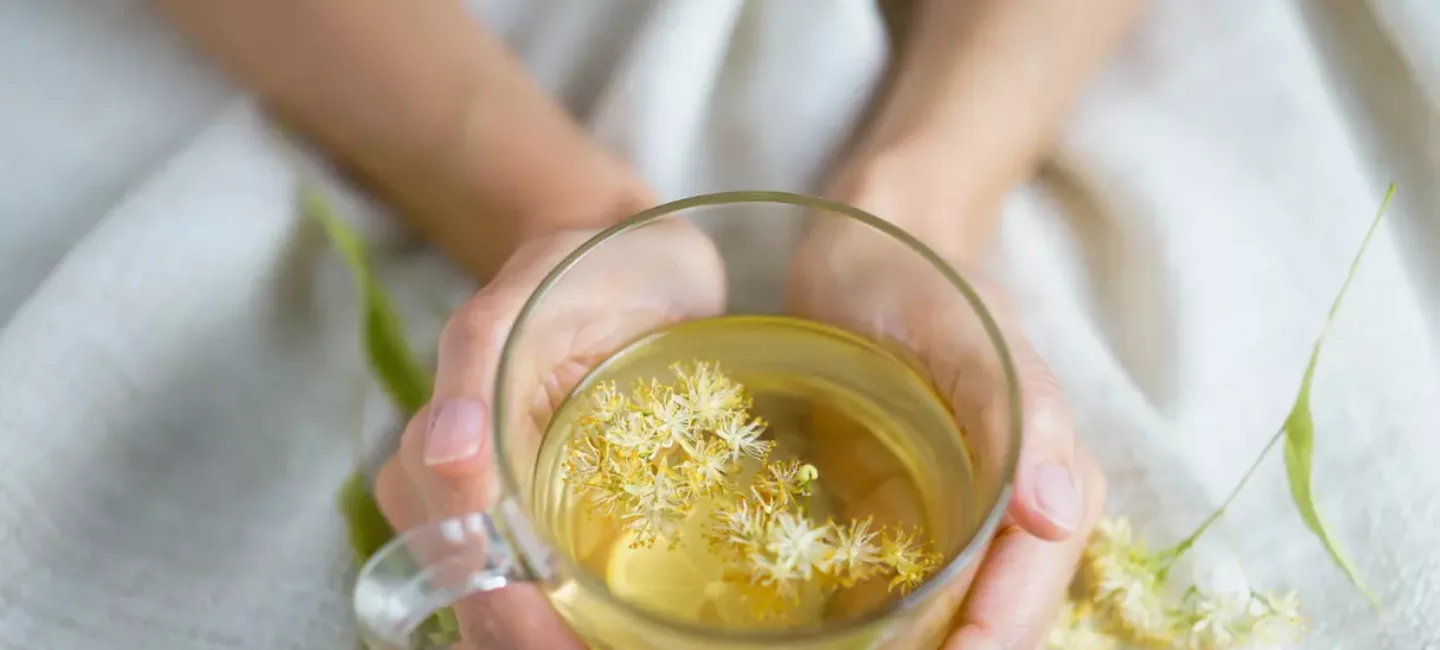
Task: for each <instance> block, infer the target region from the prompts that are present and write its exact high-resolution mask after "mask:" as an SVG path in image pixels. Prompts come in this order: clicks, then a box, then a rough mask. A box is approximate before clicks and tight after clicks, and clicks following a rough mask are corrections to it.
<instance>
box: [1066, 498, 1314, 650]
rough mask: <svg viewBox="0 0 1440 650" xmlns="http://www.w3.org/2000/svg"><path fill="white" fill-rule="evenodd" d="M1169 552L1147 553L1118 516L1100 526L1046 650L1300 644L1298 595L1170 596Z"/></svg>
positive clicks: (1232, 649) (1253, 648)
mask: <svg viewBox="0 0 1440 650" xmlns="http://www.w3.org/2000/svg"><path fill="white" fill-rule="evenodd" d="M1173 560H1174V555H1171V554H1152V553H1150V552H1149V551H1148V550H1147V549H1146V546H1145V542H1144V540H1140V539H1137V538H1136V537H1135V535H1134V533H1133V531H1131V529H1130V525H1129V523H1128V522H1126V521H1125V520H1123V519H1106V520H1105V521H1103V522H1101V524H1100V526H1099V528H1098V529H1097V530H1096V532H1095V535H1094V537H1092V538H1091V540H1090V544H1089V546H1088V547H1087V548H1086V550H1085V563H1084V566H1083V567H1082V568H1081V575H1080V579H1079V582H1078V585H1077V586H1078V587H1079V593H1080V598H1079V599H1077V601H1075V602H1067V603H1066V604H1065V607H1064V608H1062V610H1061V612H1060V617H1059V620H1057V621H1056V623H1055V626H1054V628H1053V629H1052V631H1051V633H1050V636H1049V638H1048V640H1047V641H1048V643H1047V647H1048V648H1049V649H1050V650H1119V649H1121V648H1141V649H1146V650H1152V649H1153V650H1240V649H1242V648H1243V649H1247V650H1261V649H1272V648H1283V647H1286V646H1289V645H1291V644H1294V643H1297V642H1298V641H1299V640H1300V638H1301V636H1302V634H1303V632H1304V630H1305V621H1304V618H1303V617H1302V616H1301V615H1300V600H1299V597H1298V596H1296V594H1294V593H1293V592H1292V593H1289V594H1285V595H1283V596H1274V595H1270V594H1266V593H1259V592H1254V591H1250V590H1248V589H1246V590H1244V591H1243V592H1240V593H1231V594H1223V595H1206V594H1202V593H1201V592H1200V591H1199V590H1197V589H1195V588H1194V587H1191V588H1190V589H1188V590H1186V591H1185V592H1184V593H1185V596H1184V597H1182V598H1179V599H1175V598H1170V597H1167V593H1169V592H1168V591H1167V578H1168V576H1169V569H1170V567H1171V565H1172V563H1173Z"/></svg>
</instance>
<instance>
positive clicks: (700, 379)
mask: <svg viewBox="0 0 1440 650" xmlns="http://www.w3.org/2000/svg"><path fill="white" fill-rule="evenodd" d="M670 369H671V371H672V372H674V373H675V376H677V377H679V378H680V381H681V382H682V384H683V385H684V391H683V392H681V393H680V395H679V396H680V398H681V399H682V400H683V401H684V403H685V406H686V408H687V410H688V411H689V412H690V413H691V415H693V416H694V417H695V421H696V422H697V423H698V424H699V425H700V426H702V427H706V428H713V427H716V426H718V425H719V423H721V422H723V421H725V420H727V419H729V418H731V417H732V416H733V415H734V414H735V413H736V412H740V411H744V410H745V409H746V408H747V407H748V406H749V405H748V404H747V403H746V399H745V391H744V390H743V389H742V388H741V387H740V386H739V385H737V384H735V383H734V382H732V381H730V378H729V377H726V376H725V375H724V374H721V372H720V368H719V366H718V365H716V364H713V363H705V362H697V363H695V364H692V365H691V366H690V367H688V368H687V367H686V366H684V365H682V364H678V363H677V364H675V365H672V366H670Z"/></svg>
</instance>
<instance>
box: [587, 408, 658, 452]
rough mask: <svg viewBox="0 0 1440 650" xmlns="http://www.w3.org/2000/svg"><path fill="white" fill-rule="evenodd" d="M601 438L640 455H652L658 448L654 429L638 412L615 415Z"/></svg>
mask: <svg viewBox="0 0 1440 650" xmlns="http://www.w3.org/2000/svg"><path fill="white" fill-rule="evenodd" d="M601 439H602V440H604V441H605V442H606V443H608V444H610V445H613V446H615V447H621V448H624V449H628V450H630V451H632V452H634V453H636V454H638V455H641V456H647V457H648V456H654V455H655V453H656V452H657V451H659V449H660V441H659V440H657V439H656V436H655V429H654V428H653V427H651V425H650V423H649V422H648V421H647V418H645V416H644V415H643V414H640V413H633V412H632V413H626V414H624V415H623V416H617V417H616V418H615V419H614V420H612V421H611V422H610V426H609V427H607V428H606V429H605V432H604V433H603V434H601Z"/></svg>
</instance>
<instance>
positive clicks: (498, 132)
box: [158, 0, 647, 277]
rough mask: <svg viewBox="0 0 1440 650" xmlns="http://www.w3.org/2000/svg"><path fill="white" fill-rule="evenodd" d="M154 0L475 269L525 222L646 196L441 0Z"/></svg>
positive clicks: (549, 220)
mask: <svg viewBox="0 0 1440 650" xmlns="http://www.w3.org/2000/svg"><path fill="white" fill-rule="evenodd" d="M158 4H159V5H160V6H161V7H162V8H163V9H164V10H165V11H166V12H167V13H168V14H169V15H170V16H171V17H172V18H173V19H174V21H175V22H176V23H177V24H178V25H179V26H180V28H181V29H182V31H184V32H186V33H188V34H189V35H190V36H191V37H193V38H194V39H195V40H196V41H197V42H198V43H199V45H200V46H201V47H202V48H203V49H205V50H207V51H208V52H210V53H211V54H212V55H214V56H215V57H216V58H218V59H219V60H220V62H221V63H222V64H223V65H224V66H226V67H227V68H229V69H230V71H231V72H233V73H234V74H235V75H236V76H238V77H239V78H240V79H241V80H242V81H244V82H245V83H246V84H247V85H248V86H250V87H251V88H252V89H254V90H255V91H256V92H258V93H259V94H260V95H261V97H262V98H263V99H264V100H266V101H267V102H268V103H269V104H271V105H272V106H273V107H274V109H275V110H276V111H277V112H278V113H280V114H281V115H283V117H284V118H285V119H286V120H287V121H288V122H289V123H291V124H292V125H293V126H295V127H297V128H298V129H299V130H301V131H303V132H304V133H305V134H306V135H308V136H310V137H312V138H314V139H315V140H317V141H318V142H319V143H320V144H321V145H322V146H323V147H325V148H326V149H328V150H329V151H330V152H332V153H333V154H334V155H335V157H337V158H338V159H340V160H341V161H342V162H343V163H344V164H345V165H347V166H349V167H350V168H351V171H352V172H353V173H355V174H357V175H358V176H360V177H362V178H363V179H364V180H365V181H366V182H367V183H368V184H369V185H371V186H372V188H373V189H374V190H375V191H377V192H378V193H380V194H381V195H382V196H384V198H386V199H388V200H390V201H391V202H392V203H394V204H395V205H396V206H397V207H398V208H399V211H400V212H401V213H402V214H404V215H405V217H406V218H407V219H408V220H410V221H411V222H412V223H413V224H414V225H415V226H416V227H417V228H418V229H419V230H420V231H422V232H423V233H425V234H426V235H428V236H429V237H431V238H432V239H433V240H434V241H435V242H436V243H437V244H438V245H439V246H441V247H442V249H444V250H445V252H446V253H447V254H449V255H450V256H451V257H453V258H454V259H456V260H457V261H458V262H460V263H461V264H463V265H465V266H466V267H467V268H469V269H471V270H472V271H474V272H475V273H476V274H478V275H480V276H481V277H486V276H488V274H489V273H490V272H492V271H493V270H494V269H495V268H496V267H497V266H498V264H500V263H501V262H503V260H504V258H505V257H506V256H507V255H508V254H509V252H510V251H511V250H513V248H514V247H515V245H516V243H517V242H518V241H519V240H520V239H522V238H523V237H524V236H526V234H527V233H529V232H532V231H537V230H546V229H551V228H561V227H596V226H601V225H605V224H608V223H610V222H612V221H614V220H616V219H618V218H621V217H623V216H625V215H626V214H628V213H629V212H631V211H634V210H635V209H637V208H639V207H641V205H642V204H643V203H645V202H646V201H647V197H646V196H645V194H644V190H643V188H642V187H641V184H640V183H639V181H638V180H637V179H635V178H634V177H633V176H632V175H631V174H630V173H629V171H628V170H627V169H626V167H625V166H624V165H623V164H621V163H620V162H619V161H617V160H615V159H613V158H612V157H610V156H609V155H607V154H605V153H604V152H603V151H601V150H599V149H598V148H596V147H594V146H593V145H591V144H590V142H589V140H588V139H587V138H586V135H585V133H584V132H583V131H582V130H581V129H580V128H579V127H578V126H577V125H575V124H574V123H573V122H572V121H571V120H570V118H569V116H568V115H567V114H566V113H565V111H564V110H563V108H562V107H560V106H559V105H557V104H556V103H555V102H554V101H553V100H552V99H550V98H549V97H548V96H546V95H545V93H544V92H543V91H542V90H541V89H539V88H538V87H536V86H535V85H534V84H533V83H531V81H530V80H529V79H528V78H527V77H526V75H525V72H524V70H523V69H522V67H521V66H520V65H519V64H518V62H517V61H516V60H515V59H514V58H513V57H512V56H511V55H510V54H509V53H508V52H507V51H506V50H505V48H504V47H503V45H502V44H501V43H500V42H498V40H496V39H494V38H493V37H491V36H490V35H488V34H486V33H485V32H484V30H483V29H482V28H481V26H480V25H479V24H478V23H477V22H476V21H475V20H473V19H472V18H471V17H470V16H469V15H467V14H466V13H465V11H464V9H463V8H462V7H461V6H460V4H459V3H458V2H455V1H454V0H433V1H426V2H397V1H396V0H207V1H204V2H195V1H194V0H158Z"/></svg>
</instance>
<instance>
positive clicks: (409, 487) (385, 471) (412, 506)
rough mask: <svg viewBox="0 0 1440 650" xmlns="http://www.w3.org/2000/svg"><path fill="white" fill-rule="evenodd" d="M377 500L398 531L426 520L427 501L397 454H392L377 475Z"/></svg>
mask: <svg viewBox="0 0 1440 650" xmlns="http://www.w3.org/2000/svg"><path fill="white" fill-rule="evenodd" d="M375 502H376V505H378V506H380V513H381V514H383V515H385V520H386V521H388V522H390V526H391V527H392V528H394V529H395V530H409V529H411V528H414V527H415V526H418V525H420V524H423V523H425V502H424V501H423V500H421V498H420V494H419V492H417V491H416V489H415V484H414V482H412V481H411V480H410V477H409V476H408V475H407V474H406V473H405V468H404V467H402V466H401V465H400V460H399V458H397V457H394V456H392V457H390V460H388V461H385V464H384V465H381V466H380V471H379V472H377V473H376V474H375Z"/></svg>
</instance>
